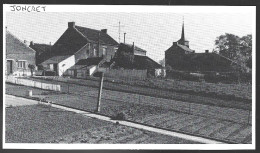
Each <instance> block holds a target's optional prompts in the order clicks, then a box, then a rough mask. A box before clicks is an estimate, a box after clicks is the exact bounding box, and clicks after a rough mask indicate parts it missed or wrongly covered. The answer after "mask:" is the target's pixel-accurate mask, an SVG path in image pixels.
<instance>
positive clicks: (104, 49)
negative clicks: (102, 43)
mask: <svg viewBox="0 0 260 153" xmlns="http://www.w3.org/2000/svg"><path fill="white" fill-rule="evenodd" d="M106 54H107V49H106V48H103V55H104V56H105V55H106Z"/></svg>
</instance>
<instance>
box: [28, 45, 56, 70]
mask: <svg viewBox="0 0 260 153" xmlns="http://www.w3.org/2000/svg"><path fill="white" fill-rule="evenodd" d="M30 47H31V48H32V49H34V50H35V51H36V65H39V64H40V63H42V62H43V61H45V60H46V59H48V58H49V54H50V52H51V47H52V45H51V44H39V43H34V42H33V41H31V42H30Z"/></svg>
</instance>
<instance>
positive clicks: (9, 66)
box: [7, 60, 13, 75]
mask: <svg viewBox="0 0 260 153" xmlns="http://www.w3.org/2000/svg"><path fill="white" fill-rule="evenodd" d="M12 73H13V61H12V60H7V75H9V74H12Z"/></svg>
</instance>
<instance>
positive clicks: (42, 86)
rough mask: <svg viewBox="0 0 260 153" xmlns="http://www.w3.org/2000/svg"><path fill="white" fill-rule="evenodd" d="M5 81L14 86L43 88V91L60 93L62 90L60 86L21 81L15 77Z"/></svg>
mask: <svg viewBox="0 0 260 153" xmlns="http://www.w3.org/2000/svg"><path fill="white" fill-rule="evenodd" d="M5 81H6V82H10V83H14V84H19V85H24V86H30V87H35V88H41V89H46V90H54V91H60V89H61V88H60V85H55V84H48V83H42V82H37V81H32V80H26V79H20V78H15V77H6V79H5Z"/></svg>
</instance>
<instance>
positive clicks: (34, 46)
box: [30, 43, 52, 54]
mask: <svg viewBox="0 0 260 153" xmlns="http://www.w3.org/2000/svg"><path fill="white" fill-rule="evenodd" d="M30 47H31V48H32V49H34V50H35V51H36V52H37V53H39V54H41V53H44V52H48V51H50V50H51V47H52V46H51V45H48V44H39V43H34V44H30Z"/></svg>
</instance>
